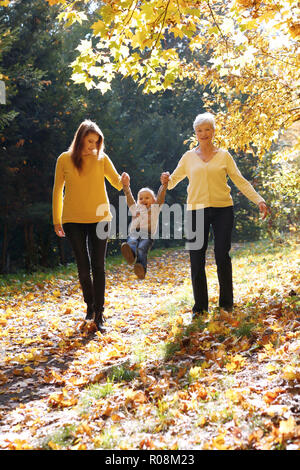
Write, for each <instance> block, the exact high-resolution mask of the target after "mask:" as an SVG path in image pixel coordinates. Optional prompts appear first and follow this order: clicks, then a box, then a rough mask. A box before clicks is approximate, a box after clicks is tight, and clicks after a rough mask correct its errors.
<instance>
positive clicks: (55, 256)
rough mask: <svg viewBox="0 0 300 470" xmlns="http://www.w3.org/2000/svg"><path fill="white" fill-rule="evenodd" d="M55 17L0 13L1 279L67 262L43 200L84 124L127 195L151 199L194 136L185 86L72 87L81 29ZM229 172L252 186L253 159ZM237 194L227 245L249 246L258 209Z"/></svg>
mask: <svg viewBox="0 0 300 470" xmlns="http://www.w3.org/2000/svg"><path fill="white" fill-rule="evenodd" d="M56 13H57V9H56V7H50V6H49V4H48V3H47V2H41V1H40V0H33V1H31V2H24V1H20V0H17V1H15V2H13V3H12V4H11V6H10V7H8V8H3V7H0V20H1V25H2V29H1V30H0V38H1V46H2V49H1V53H0V73H3V74H5V76H7V79H6V91H7V104H6V105H1V108H0V201H1V205H0V227H1V228H0V252H1V258H0V272H11V271H14V270H16V269H19V268H25V269H26V270H28V271H30V270H33V269H35V268H36V267H37V266H45V267H47V266H54V265H56V264H58V263H65V262H67V261H71V260H73V258H72V255H71V251H70V248H69V245H68V243H67V242H66V240H59V239H58V237H56V235H55V234H54V231H53V227H52V218H51V199H52V185H53V178H54V170H55V163H56V159H57V157H58V156H59V155H60V154H61V153H62V152H63V151H65V150H67V148H68V146H69V145H70V142H71V140H72V137H73V134H74V132H75V130H76V129H77V127H78V125H79V123H80V122H81V121H82V120H83V119H85V118H90V119H92V120H94V121H96V122H97V123H98V124H99V126H100V128H101V129H102V131H103V133H104V136H105V145H106V152H107V154H108V155H109V156H110V158H111V159H112V161H113V163H114V165H115V167H116V168H117V170H118V171H119V172H120V173H121V172H122V171H127V172H128V173H129V174H130V175H131V186H132V192H133V194H134V196H135V197H136V194H137V191H138V190H139V189H140V188H141V187H144V186H149V187H151V188H152V189H153V190H154V191H157V190H158V188H159V185H160V181H159V177H160V173H161V172H162V171H163V170H169V171H170V172H172V171H173V170H174V169H175V167H176V165H177V162H178V160H179V158H180V157H181V155H182V154H183V153H184V152H185V151H186V150H187V149H188V145H185V144H184V143H183V142H184V141H185V140H186V139H188V138H189V137H190V136H191V134H192V133H193V129H192V123H193V120H194V117H195V116H196V114H198V113H200V112H203V111H204V109H203V108H202V100H201V97H202V94H203V92H204V89H203V87H201V86H200V85H196V84H195V83H194V82H192V81H185V82H180V83H179V84H178V85H177V86H176V88H175V89H174V90H172V91H169V90H167V91H166V92H164V93H160V94H156V95H145V94H143V93H142V90H141V89H139V88H138V87H137V86H136V84H135V83H134V82H133V81H132V80H131V79H123V80H121V79H116V80H114V82H113V83H112V90H111V91H109V92H108V93H106V94H105V95H101V94H100V92H98V91H97V90H90V91H87V90H86V89H85V87H84V86H83V85H80V86H78V85H74V84H73V82H72V80H71V79H70V75H71V68H70V67H69V64H70V62H71V61H72V60H73V59H74V57H75V55H76V47H77V45H78V43H79V41H80V40H81V39H82V38H83V37H84V36H85V35H86V34H88V32H89V29H88V28H89V22H84V24H83V25H82V26H80V25H73V26H72V28H69V29H68V30H66V29H64V28H62V27H61V25H60V24H59V23H58V22H57V19H56ZM8 31H10V33H9V34H7V32H8ZM205 91H206V92H209V89H208V87H206V88H205ZM216 111H217V110H216ZM238 165H239V168H240V169H241V171H242V173H244V174H245V176H246V177H248V178H249V180H250V181H251V182H253V179H254V178H255V179H256V178H257V174H256V169H255V160H254V159H253V158H252V157H249V158H244V156H243V157H241V158H239V159H238ZM186 187H187V180H185V181H183V182H182V183H180V184H179V185H178V186H177V187H176V188H174V190H172V191H170V192H168V193H167V196H166V203H169V204H174V203H181V204H184V203H185V201H186ZM107 191H108V195H109V198H110V202H111V204H112V205H113V206H114V207H115V208H116V209H117V211H118V207H119V196H120V195H122V193H118V192H117V191H116V190H115V189H114V188H112V187H111V186H110V185H109V183H108V184H107ZM236 192H237V191H236V189H233V194H234V201H235V203H236V229H235V232H234V240H242V239H251V240H253V239H256V238H258V237H259V234H260V227H259V224H257V220H258V217H257V213H258V211H257V208H256V207H255V206H254V205H253V204H251V203H249V202H248V201H247V200H246V198H245V197H244V196H243V195H237V194H236ZM129 221H130V219H128V222H129ZM171 233H172V231H171ZM120 243H121V241H120V240H118V239H116V240H111V241H110V243H109V253H110V254H119V251H120ZM175 243H176V244H178V240H175ZM171 244H172V240H157V241H156V242H155V246H156V247H164V246H170V245H171Z"/></svg>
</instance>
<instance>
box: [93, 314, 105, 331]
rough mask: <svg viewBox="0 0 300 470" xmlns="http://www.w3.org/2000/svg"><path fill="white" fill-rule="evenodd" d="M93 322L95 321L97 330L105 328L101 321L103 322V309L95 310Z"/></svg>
mask: <svg viewBox="0 0 300 470" xmlns="http://www.w3.org/2000/svg"><path fill="white" fill-rule="evenodd" d="M94 323H95V325H96V327H97V330H98V331H103V330H104V329H105V328H104V326H103V323H104V316H103V311H101V312H96V314H95V318H94Z"/></svg>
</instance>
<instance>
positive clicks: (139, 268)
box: [134, 263, 146, 279]
mask: <svg viewBox="0 0 300 470" xmlns="http://www.w3.org/2000/svg"><path fill="white" fill-rule="evenodd" d="M134 272H135V274H136V275H137V277H138V278H139V279H145V276H146V271H145V268H144V266H143V265H142V264H141V263H136V264H135V265H134Z"/></svg>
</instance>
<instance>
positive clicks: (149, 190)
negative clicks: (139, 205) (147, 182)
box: [137, 188, 156, 199]
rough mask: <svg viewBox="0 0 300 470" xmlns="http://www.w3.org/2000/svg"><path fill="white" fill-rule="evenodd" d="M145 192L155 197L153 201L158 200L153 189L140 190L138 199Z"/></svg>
mask: <svg viewBox="0 0 300 470" xmlns="http://www.w3.org/2000/svg"><path fill="white" fill-rule="evenodd" d="M143 191H147V193H150V194H151V196H152V197H153V199H156V196H155V193H154V191H153V190H152V189H150V188H142V189H140V190H139V192H138V194H137V197H138V198H139V196H140V193H142V192H143Z"/></svg>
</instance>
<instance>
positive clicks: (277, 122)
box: [47, 0, 300, 156]
mask: <svg viewBox="0 0 300 470" xmlns="http://www.w3.org/2000/svg"><path fill="white" fill-rule="evenodd" d="M47 1H48V2H49V3H50V4H51V5H60V6H61V7H62V10H61V12H60V13H59V18H60V20H62V21H65V22H66V25H67V26H68V25H71V24H73V23H74V22H76V21H79V22H82V21H84V20H85V19H87V17H88V15H89V16H91V15H92V17H93V19H95V21H94V23H93V24H92V31H91V33H92V34H91V36H90V37H87V38H85V39H83V40H82V41H81V43H80V45H79V46H78V51H79V55H78V57H77V59H76V60H75V61H74V62H73V64H72V66H73V80H74V81H75V82H76V83H85V85H86V86H87V87H88V88H92V87H95V88H98V89H99V90H100V91H101V92H102V93H105V92H106V91H107V90H108V89H109V88H110V85H111V81H112V80H113V78H114V77H115V76H116V74H121V75H122V76H124V77H127V76H131V77H133V79H134V80H135V81H137V82H138V84H140V85H142V86H143V87H144V91H145V92H146V93H147V92H156V91H159V90H164V89H167V88H172V87H175V86H176V81H177V80H183V79H185V78H187V77H188V78H192V79H194V80H195V81H197V82H200V83H201V84H203V85H205V86H208V87H209V88H210V91H211V92H213V99H212V98H211V93H207V96H206V100H205V106H206V108H207V109H215V108H216V105H218V124H219V128H220V129H222V132H220V137H219V138H220V144H223V145H225V146H227V147H229V148H232V149H234V150H236V149H241V150H249V149H250V150H251V148H252V147H251V146H254V147H255V153H256V154H257V155H259V156H261V155H262V154H263V153H264V151H265V150H268V149H269V148H270V147H271V144H272V142H273V141H274V140H276V138H277V136H278V132H279V130H280V129H282V128H287V127H289V126H290V125H291V123H293V122H295V121H297V120H299V116H300V112H299V109H300V108H299V93H297V85H299V79H298V70H299V56H298V55H297V50H298V41H299V34H300V23H299V18H298V17H297V11H298V12H299V10H298V9H297V7H298V2H297V0H264V1H262V0H232V1H221V0H198V1H188V0H149V1H142V2H139V1H136V0H119V1H116V0H104V1H101V2H94V1H89V0H85V1H84V2H82V1H76V0H75V1H68V0H47ZM204 98H205V96H204Z"/></svg>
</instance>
